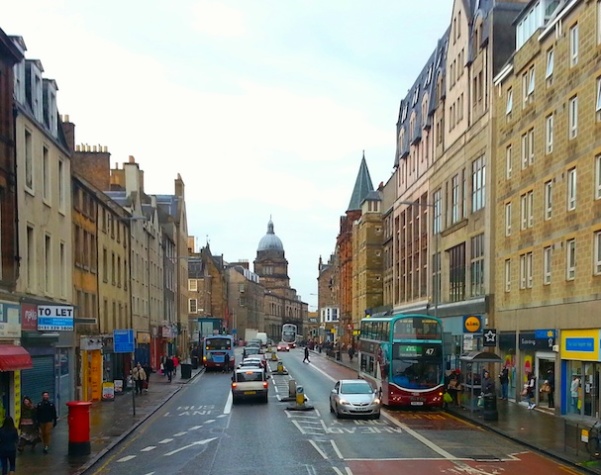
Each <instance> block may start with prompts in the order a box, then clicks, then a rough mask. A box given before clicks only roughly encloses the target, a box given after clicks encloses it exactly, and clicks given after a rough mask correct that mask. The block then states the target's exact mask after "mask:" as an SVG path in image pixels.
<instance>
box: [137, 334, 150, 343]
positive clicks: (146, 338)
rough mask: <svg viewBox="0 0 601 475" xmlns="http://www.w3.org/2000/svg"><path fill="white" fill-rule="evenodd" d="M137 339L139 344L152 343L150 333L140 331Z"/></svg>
mask: <svg viewBox="0 0 601 475" xmlns="http://www.w3.org/2000/svg"><path fill="white" fill-rule="evenodd" d="M136 340H137V341H138V344H140V343H142V344H148V343H150V333H148V332H138V334H137V338H136Z"/></svg>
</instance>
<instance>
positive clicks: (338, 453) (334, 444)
mask: <svg viewBox="0 0 601 475" xmlns="http://www.w3.org/2000/svg"><path fill="white" fill-rule="evenodd" d="M330 443H331V444H332V447H333V448H334V452H336V455H338V458H339V459H340V460H344V457H343V456H342V453H341V452H340V450H339V449H338V446H337V445H336V442H334V441H333V440H330Z"/></svg>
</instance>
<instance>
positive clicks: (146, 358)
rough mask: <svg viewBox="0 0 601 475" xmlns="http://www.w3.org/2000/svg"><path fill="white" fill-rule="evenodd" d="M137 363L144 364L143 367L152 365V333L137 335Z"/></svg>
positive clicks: (139, 333)
mask: <svg viewBox="0 0 601 475" xmlns="http://www.w3.org/2000/svg"><path fill="white" fill-rule="evenodd" d="M135 360H136V363H142V366H145V365H147V364H150V333H148V332H137V333H136V357H135Z"/></svg>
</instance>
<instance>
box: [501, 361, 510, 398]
mask: <svg viewBox="0 0 601 475" xmlns="http://www.w3.org/2000/svg"><path fill="white" fill-rule="evenodd" d="M499 383H500V384H501V399H507V396H508V393H509V368H508V365H505V366H503V369H502V370H501V372H500V373H499Z"/></svg>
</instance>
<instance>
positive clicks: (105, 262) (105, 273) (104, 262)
mask: <svg viewBox="0 0 601 475" xmlns="http://www.w3.org/2000/svg"><path fill="white" fill-rule="evenodd" d="M102 280H103V281H104V282H108V281H109V261H108V251H107V250H106V248H104V249H103V250H102Z"/></svg>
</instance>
